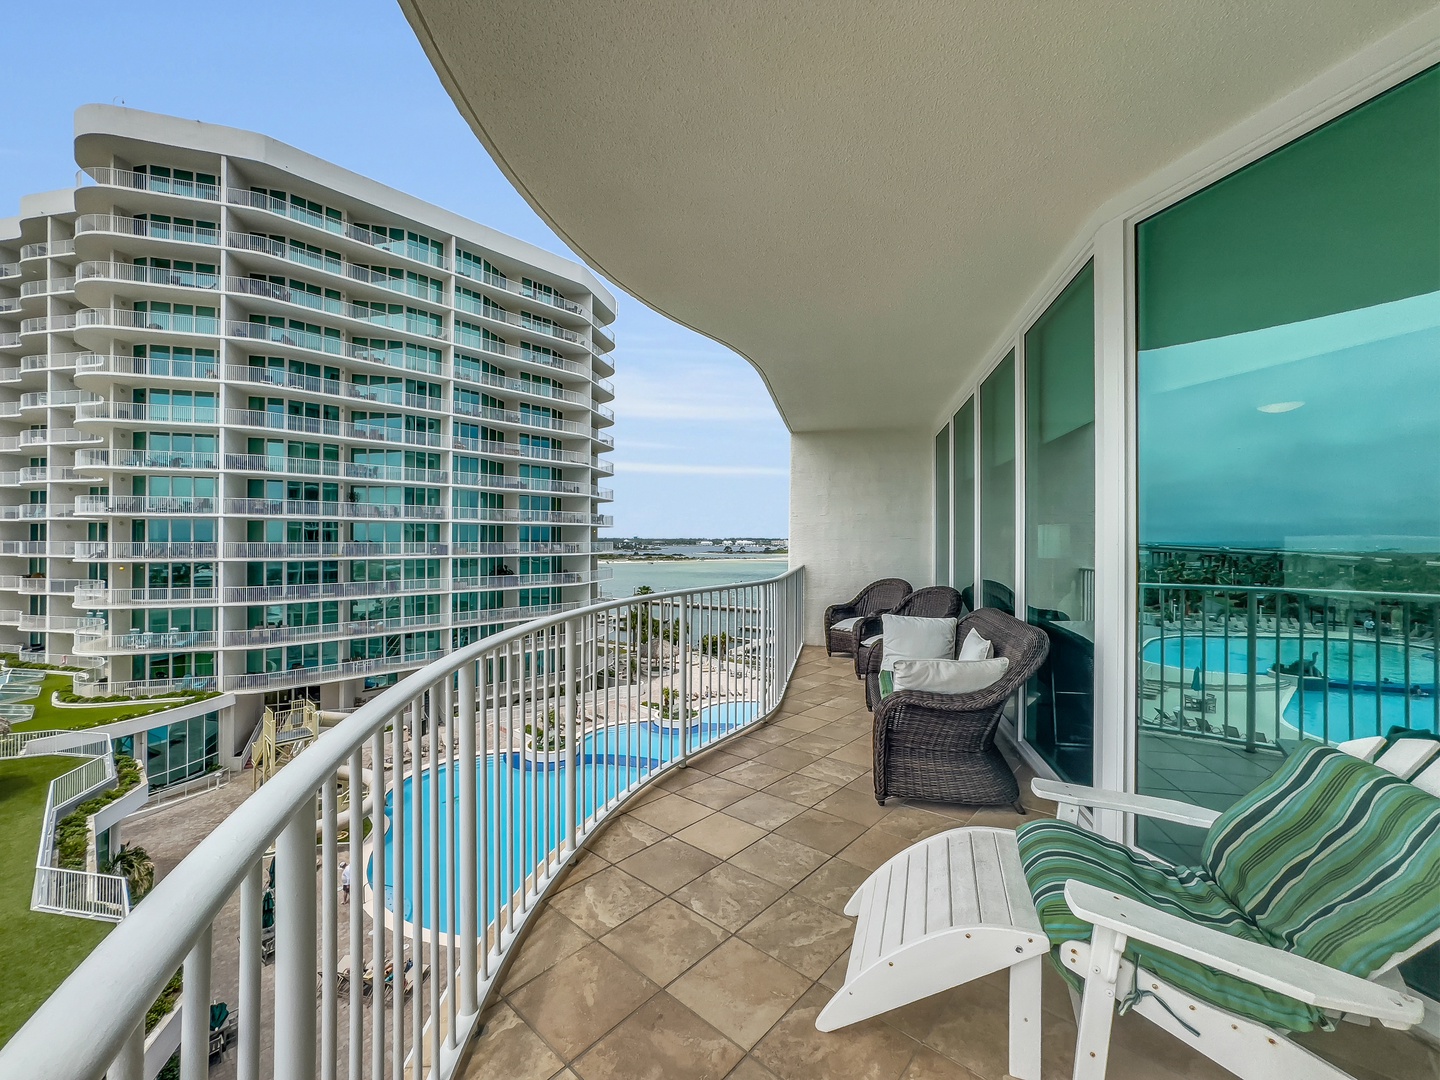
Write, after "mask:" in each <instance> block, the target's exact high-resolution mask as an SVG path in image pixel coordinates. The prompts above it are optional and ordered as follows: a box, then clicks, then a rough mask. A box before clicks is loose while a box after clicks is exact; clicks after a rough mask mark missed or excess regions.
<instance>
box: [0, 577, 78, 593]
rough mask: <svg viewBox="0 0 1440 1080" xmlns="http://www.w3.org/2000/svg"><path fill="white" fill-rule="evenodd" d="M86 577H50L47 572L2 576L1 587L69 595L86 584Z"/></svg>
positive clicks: (8, 589) (7, 589)
mask: <svg viewBox="0 0 1440 1080" xmlns="http://www.w3.org/2000/svg"><path fill="white" fill-rule="evenodd" d="M85 581H86V579H85V578H60V577H48V576H46V575H45V574H38V575H27V576H24V577H20V576H16V575H13V574H11V575H4V576H0V589H4V590H6V591H8V592H18V593H20V594H22V595H31V596H35V595H62V596H63V595H68V594H69V593H73V592H74V591H75V590H76V588H78V587H79V586H81V585H84V584H85Z"/></svg>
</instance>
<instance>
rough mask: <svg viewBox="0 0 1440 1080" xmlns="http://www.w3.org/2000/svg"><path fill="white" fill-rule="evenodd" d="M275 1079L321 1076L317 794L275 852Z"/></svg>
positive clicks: (289, 826)
mask: <svg viewBox="0 0 1440 1080" xmlns="http://www.w3.org/2000/svg"><path fill="white" fill-rule="evenodd" d="M275 861H276V867H275V888H276V892H277V894H278V895H277V896H276V897H275V1080H315V1035H316V1031H315V929H316V928H315V796H314V795H311V796H310V798H308V799H306V800H305V801H304V802H303V803H301V804H300V808H299V809H298V810H297V811H296V812H295V816H294V817H292V818H291V819H290V822H289V824H287V825H286V826H285V830H284V831H283V832H282V833H281V834H280V840H279V842H278V843H277V845H276V854H275Z"/></svg>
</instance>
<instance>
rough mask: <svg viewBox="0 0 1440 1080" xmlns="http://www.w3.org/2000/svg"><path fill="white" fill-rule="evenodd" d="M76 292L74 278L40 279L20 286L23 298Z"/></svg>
mask: <svg viewBox="0 0 1440 1080" xmlns="http://www.w3.org/2000/svg"><path fill="white" fill-rule="evenodd" d="M74 290H75V279H74V278H73V277H60V278H40V279H39V280H37V281H27V282H25V284H23V285H21V286H20V295H21V296H22V297H26V298H28V297H32V296H50V295H53V294H55V293H66V292H73V291H74Z"/></svg>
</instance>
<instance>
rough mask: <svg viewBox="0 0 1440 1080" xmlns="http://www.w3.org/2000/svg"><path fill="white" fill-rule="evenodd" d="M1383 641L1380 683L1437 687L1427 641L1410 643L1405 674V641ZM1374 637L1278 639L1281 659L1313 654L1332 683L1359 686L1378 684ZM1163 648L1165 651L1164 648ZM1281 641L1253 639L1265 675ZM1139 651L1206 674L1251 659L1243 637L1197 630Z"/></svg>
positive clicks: (1241, 669) (1238, 668) (1234, 669)
mask: <svg viewBox="0 0 1440 1080" xmlns="http://www.w3.org/2000/svg"><path fill="white" fill-rule="evenodd" d="M1379 645H1380V683H1381V685H1382V686H1387V685H1388V686H1393V687H1395V689H1396V691H1397V692H1398V691H1399V690H1401V689H1402V688H1403V687H1404V686H1405V685H1406V683H1407V682H1408V684H1409V685H1410V686H1411V687H1417V686H1418V687H1423V688H1425V689H1434V687H1435V650H1434V649H1433V648H1432V647H1430V646H1429V645H1423V646H1422V645H1414V644H1412V645H1411V646H1410V670H1409V677H1408V679H1407V677H1406V670H1405V646H1404V645H1402V644H1399V643H1397V642H1391V641H1382V642H1380V643H1379ZM1375 646H1376V643H1375V642H1374V641H1355V642H1353V643H1352V642H1351V641H1350V640H1349V639H1348V638H1341V639H1339V640H1336V639H1335V638H1333V637H1332V638H1331V639H1330V643H1329V646H1328V647H1327V646H1326V644H1325V641H1324V640H1323V639H1322V638H1320V637H1318V636H1317V637H1306V638H1305V640H1304V641H1301V640H1300V639H1299V638H1297V637H1282V638H1280V640H1279V642H1278V654H1279V658H1280V663H1282V664H1292V663H1294V662H1295V661H1296V660H1299V659H1302V658H1303V659H1306V660H1309V659H1310V658H1311V657H1312V656H1313V657H1314V659H1315V662H1316V664H1318V665H1319V667H1320V670H1321V671H1323V672H1324V673H1325V677H1326V678H1327V679H1328V680H1329V681H1330V682H1331V683H1332V684H1334V683H1340V684H1347V683H1353V684H1354V685H1356V686H1362V685H1369V686H1372V687H1373V686H1374V685H1375ZM1162 647H1163V651H1162ZM1276 654H1277V642H1276V640H1275V638H1274V637H1273V636H1272V637H1260V638H1257V639H1256V641H1255V657H1256V667H1257V668H1258V670H1259V673H1260V674H1262V675H1266V674H1269V672H1270V667H1271V665H1273V664H1274V663H1275V662H1276ZM1141 656H1142V658H1143V659H1144V660H1146V661H1147V662H1149V663H1160V662H1161V658H1162V656H1163V658H1164V663H1165V665H1166V666H1167V667H1183V668H1184V669H1185V670H1187V671H1193V670H1195V668H1196V667H1201V668H1203V669H1204V670H1205V672H1206V673H1214V674H1216V675H1223V673H1225V672H1227V671H1228V672H1229V673H1231V674H1232V675H1240V676H1242V677H1243V676H1244V674H1245V672H1246V669H1247V666H1248V664H1249V657H1248V645H1247V643H1246V639H1245V636H1244V635H1243V634H1242V635H1240V636H1239V637H1236V636H1235V635H1233V634H1232V635H1231V636H1230V637H1229V638H1228V639H1227V638H1225V637H1223V636H1215V635H1208V636H1206V637H1205V638H1204V639H1202V638H1201V637H1200V635H1198V634H1186V635H1185V638H1184V640H1183V641H1182V640H1181V638H1180V637H1178V636H1171V635H1168V634H1167V635H1166V636H1165V637H1164V638H1153V639H1151V640H1150V641H1147V642H1146V643H1145V647H1144V649H1143V650H1142V652H1141Z"/></svg>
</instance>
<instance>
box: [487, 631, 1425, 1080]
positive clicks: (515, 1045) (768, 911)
mask: <svg viewBox="0 0 1440 1080" xmlns="http://www.w3.org/2000/svg"><path fill="white" fill-rule="evenodd" d="M870 731H871V722H870V715H869V713H868V712H867V711H866V710H865V703H864V693H863V690H862V688H861V685H860V683H859V682H857V681H856V679H855V676H854V669H853V666H852V664H851V661H850V660H849V659H848V658H841V657H836V658H833V659H830V658H827V657H826V656H825V654H824V651H823V650H822V649H813V648H807V649H806V650H805V652H804V654H803V656H802V658H801V661H800V664H799V667H798V669H797V671H796V674H795V678H794V680H793V681H792V682H791V684H790V687H789V690H788V693H787V694H786V697H785V700H784V703H783V705H782V707H781V710H780V712H779V714H778V715H777V716H776V718H774V719H773V720H771V721H770V722H769V723H767V724H766V725H764V726H763V727H760V728H758V729H756V730H754V731H752V732H749V733H747V734H745V735H743V736H740V737H738V738H736V739H733V740H731V741H730V742H729V743H727V744H726V745H725V746H724V747H722V748H719V749H716V750H712V751H709V752H707V753H705V754H703V755H699V756H697V757H695V758H694V759H693V761H692V764H691V767H690V768H689V769H687V770H684V771H681V772H676V773H673V774H671V775H670V776H667V777H666V778H665V779H663V780H661V781H659V782H658V783H657V784H656V785H655V786H654V787H652V788H651V789H649V790H647V791H646V792H644V793H643V794H642V795H640V796H638V797H637V798H636V799H635V800H633V801H632V802H631V803H629V804H628V805H627V806H626V809H625V812H624V813H621V814H618V815H616V816H615V817H613V818H612V819H611V820H610V821H609V823H608V824H607V825H606V826H605V827H604V828H602V829H601V830H600V831H599V832H598V833H597V834H596V835H595V836H593V837H592V838H591V840H590V841H589V843H588V844H587V849H586V850H585V851H584V852H583V853H582V855H581V857H580V859H579V860H578V861H577V863H576V864H575V866H574V867H573V869H572V870H571V871H570V873H569V875H568V877H567V878H566V879H565V880H564V881H563V882H561V886H560V889H559V891H557V892H555V893H552V894H551V896H550V897H549V898H548V899H547V900H546V901H545V903H544V905H543V907H542V910H541V911H540V912H539V913H538V915H537V917H536V919H535V921H534V922H533V923H532V924H531V929H530V931H529V932H528V934H527V936H526V938H525V940H524V941H523V942H522V943H521V944H520V945H519V946H518V947H517V949H516V950H515V953H514V959H513V961H512V963H511V966H510V968H509V970H508V972H507V973H506V976H505V978H504V981H503V982H502V984H501V989H500V996H499V997H498V999H497V1000H495V1001H493V1002H492V1003H491V1005H490V1006H489V1008H488V1009H487V1011H486V1014H485V1017H484V1022H485V1028H484V1031H483V1033H482V1034H481V1036H480V1037H479V1038H478V1039H476V1040H475V1042H474V1044H473V1045H472V1049H471V1057H470V1060H469V1062H468V1064H467V1067H466V1069H465V1071H464V1073H463V1075H464V1076H465V1077H466V1078H467V1080H552V1078H554V1080H577V1078H578V1080H671V1078H674V1080H682V1078H683V1080H692V1078H693V1080H720V1078H723V1077H729V1078H731V1080H821V1078H830V1077H846V1078H850V1077H857V1078H865V1080H1002V1078H1003V1077H1004V1075H1005V1060H1006V1048H1007V1034H1006V1000H1007V983H1006V980H1005V977H1004V975H1003V973H1002V974H1001V975H999V976H992V977H989V978H986V979H981V980H978V981H976V982H974V983H971V984H969V985H967V986H963V987H959V988H956V989H954V990H950V991H947V992H945V993H943V994H939V995H937V996H935V997H933V998H930V999H927V1000H925V1001H920V1002H916V1003H915V1004H913V1005H909V1006H906V1007H904V1008H902V1009H897V1010H895V1011H894V1012H891V1013H887V1014H885V1015H884V1016H881V1017H878V1018H876V1019H874V1020H869V1021H866V1022H864V1023H861V1024H857V1025H855V1026H853V1027H850V1028H846V1029H844V1030H841V1031H837V1032H831V1033H822V1032H819V1031H817V1030H816V1029H815V1016H816V1014H817V1013H818V1012H819V1010H820V1008H821V1007H822V1006H823V1005H824V1004H825V1002H827V1001H828V1000H829V998H830V996H831V994H832V993H833V992H834V990H835V988H836V987H838V986H839V985H840V978H841V976H842V975H843V972H844V969H845V962H846V958H847V955H848V951H849V945H850V941H851V936H852V933H853V928H854V923H853V921H852V920H850V919H849V918H847V917H845V916H844V915H843V913H842V909H843V907H844V904H845V902H846V900H847V899H848V898H849V896H850V894H851V892H852V891H853V890H854V889H855V888H856V887H857V886H858V885H859V884H860V882H861V881H863V880H864V878H865V877H866V876H867V875H868V874H869V873H870V872H871V871H872V870H873V869H875V868H876V867H878V866H879V865H880V864H881V863H883V862H884V861H885V860H886V859H887V858H889V857H890V856H891V855H893V854H895V853H896V852H898V851H900V850H901V849H903V848H904V847H905V846H907V845H908V844H910V843H913V842H914V841H916V840H919V839H922V838H924V837H926V836H930V835H933V834H935V833H937V832H941V831H943V830H945V829H951V828H955V827H957V826H959V825H963V824H975V825H993V826H1004V827H1014V826H1016V825H1018V824H1020V823H1021V822H1023V821H1025V820H1030V819H1033V818H1034V817H1035V816H1045V815H1049V814H1050V813H1052V811H1053V806H1052V805H1051V804H1047V803H1041V802H1039V801H1038V800H1035V799H1034V797H1033V796H1031V795H1030V793H1029V791H1028V790H1026V791H1025V793H1024V795H1023V797H1022V798H1023V801H1024V802H1025V805H1026V806H1027V807H1029V808H1030V814H1029V815H1028V816H1027V817H1021V816H1020V815H1017V814H1015V813H1014V812H1012V811H1011V810H1009V809H980V810H975V809H974V808H970V807H944V806H931V805H924V804H917V803H907V802H902V801H897V800H891V801H890V803H889V804H887V805H886V806H884V807H880V806H877V805H876V803H875V798H874V795H873V793H872V786H871V774H870V760H871V758H870V754H871V744H870ZM1177 749H1178V748H1177ZM1213 749H1215V750H1218V751H1221V752H1224V753H1225V754H1227V755H1228V754H1229V753H1230V752H1231V751H1230V750H1229V748H1225V747H1215V748H1213ZM1184 764H1186V762H1184V761H1176V762H1156V763H1155V765H1156V767H1157V768H1164V769H1166V771H1167V772H1168V773H1170V774H1171V775H1172V778H1173V779H1175V780H1177V781H1179V780H1181V779H1183V778H1181V777H1179V776H1178V771H1177V770H1179V766H1181V765H1184ZM1213 765H1214V772H1215V775H1216V776H1217V777H1222V778H1226V777H1228V778H1229V779H1230V780H1232V781H1233V780H1234V779H1235V774H1234V766H1233V765H1232V764H1231V763H1230V762H1228V761H1222V760H1217V761H1215V762H1213ZM1192 769H1193V766H1192ZM1206 771H1210V770H1209V769H1208V768H1207V770H1206ZM1017 775H1018V776H1019V777H1020V780H1021V785H1022V788H1027V789H1028V783H1029V780H1030V777H1031V775H1033V774H1031V773H1030V771H1029V770H1028V769H1025V768H1023V767H1022V768H1018V769H1017ZM1186 782H1187V783H1188V781H1186ZM1045 995H1046V997H1045V1009H1046V1014H1045V1036H1044V1077H1045V1080H1052V1078H1054V1080H1060V1078H1066V1077H1069V1075H1070V1066H1071V1059H1072V1053H1073V1046H1074V1038H1075V1024H1074V1014H1073V1012H1072V1011H1071V1006H1070V1001H1069V998H1068V995H1067V994H1066V992H1065V988H1064V984H1063V983H1062V982H1061V980H1060V978H1059V976H1058V975H1056V974H1055V973H1054V972H1053V971H1051V970H1050V969H1049V968H1048V965H1047V973H1046V978H1045ZM1115 1031H1116V1035H1115V1043H1114V1052H1113V1054H1112V1056H1111V1063H1110V1072H1109V1077H1110V1080H1220V1078H1223V1077H1228V1076H1230V1074H1229V1073H1227V1072H1225V1071H1223V1070H1221V1069H1220V1068H1219V1067H1218V1066H1215V1065H1213V1064H1212V1063H1211V1062H1209V1061H1208V1060H1206V1059H1204V1058H1202V1057H1200V1056H1199V1055H1197V1054H1195V1053H1194V1051H1192V1050H1190V1049H1189V1048H1188V1047H1186V1046H1184V1045H1182V1044H1181V1043H1180V1042H1178V1041H1177V1040H1175V1039H1172V1038H1170V1037H1169V1036H1167V1035H1165V1034H1164V1033H1162V1032H1161V1031H1160V1030H1159V1029H1158V1028H1155V1027H1154V1026H1153V1025H1151V1024H1150V1023H1149V1022H1148V1021H1146V1020H1144V1019H1143V1018H1141V1017H1139V1016H1136V1015H1134V1014H1130V1015H1127V1016H1123V1017H1118V1018H1117V1020H1116V1028H1115ZM1303 1041H1304V1042H1305V1043H1306V1045H1308V1046H1310V1047H1311V1048H1312V1049H1313V1050H1315V1052H1316V1053H1319V1054H1322V1055H1323V1056H1325V1057H1328V1058H1331V1059H1332V1060H1335V1061H1336V1062H1338V1063H1340V1064H1342V1065H1343V1067H1345V1068H1346V1069H1348V1070H1349V1071H1350V1072H1351V1073H1353V1074H1354V1075H1355V1076H1357V1077H1359V1078H1361V1080H1419V1078H1422V1077H1434V1076H1437V1075H1440V1051H1437V1050H1435V1049H1433V1048H1431V1047H1429V1046H1427V1045H1426V1044H1424V1043H1422V1042H1420V1041H1419V1040H1418V1039H1415V1038H1413V1037H1412V1036H1409V1035H1407V1034H1405V1033H1403V1032H1392V1031H1387V1030H1385V1029H1382V1028H1378V1027H1377V1028H1360V1027H1357V1026H1354V1025H1349V1024H1345V1025H1342V1026H1341V1030H1340V1031H1338V1032H1335V1033H1331V1034H1324V1033H1316V1034H1314V1035H1310V1036H1304V1037H1303ZM1296 1080H1303V1078H1300V1077H1297V1078H1296Z"/></svg>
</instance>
